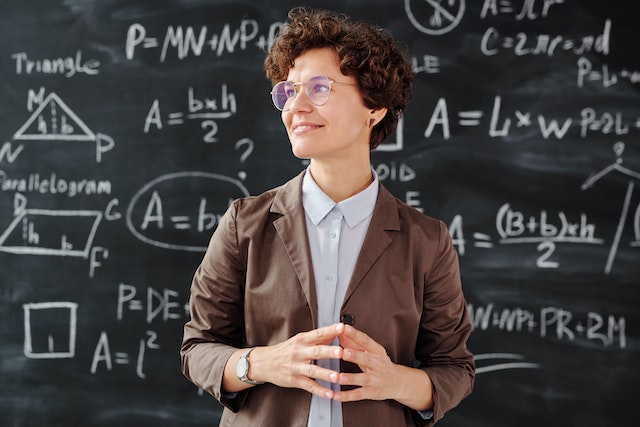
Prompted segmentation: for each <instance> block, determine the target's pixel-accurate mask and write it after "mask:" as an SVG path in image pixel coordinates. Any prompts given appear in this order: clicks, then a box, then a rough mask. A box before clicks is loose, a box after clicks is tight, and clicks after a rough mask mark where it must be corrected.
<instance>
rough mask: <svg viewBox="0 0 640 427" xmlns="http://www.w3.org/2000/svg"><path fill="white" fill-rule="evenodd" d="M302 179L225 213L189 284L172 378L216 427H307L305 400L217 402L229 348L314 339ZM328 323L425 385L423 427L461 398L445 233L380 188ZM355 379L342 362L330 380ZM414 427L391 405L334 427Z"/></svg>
mask: <svg viewBox="0 0 640 427" xmlns="http://www.w3.org/2000/svg"><path fill="white" fill-rule="evenodd" d="M303 174H304V172H303V173H302V174H300V175H298V176H297V177H295V178H294V179H292V180H291V181H289V182H287V183H286V184H284V185H283V186H281V187H278V188H275V189H273V190H270V191H268V192H266V193H264V194H262V195H259V196H255V197H248V198H244V199H239V200H236V201H234V202H233V204H232V205H231V206H230V208H229V210H228V211H227V213H226V214H225V215H224V217H223V218H222V220H221V221H220V224H219V225H218V228H217V229H216V231H215V233H214V234H213V237H212V238H211V241H210V244H209V248H208V250H207V252H206V254H205V256H204V259H203V261H202V263H201V265H200V266H199V267H198V269H197V271H196V273H195V275H194V278H193V283H192V285H191V301H190V308H191V320H190V321H189V322H188V323H187V324H186V325H185V327H184V338H183V342H182V349H181V358H182V369H183V372H184V374H185V375H186V376H187V377H188V378H189V379H190V380H191V381H193V382H194V383H195V384H196V385H198V386H199V387H200V388H202V389H204V390H205V391H207V392H209V393H210V394H212V395H213V396H214V397H215V398H216V399H218V400H219V401H220V402H221V403H222V404H223V405H225V407H226V408H225V410H224V412H223V416H222V420H221V422H220V426H252V427H254V426H278V427H279V426H286V427H294V426H300V427H306V425H307V418H308V415H309V405H310V402H311V395H310V394H309V393H307V392H306V391H303V390H298V389H287V388H281V387H277V386H275V385H273V384H263V385H259V386H257V387H254V388H251V389H249V390H245V391H243V392H241V393H239V394H238V395H237V396H236V397H235V398H234V399H227V398H226V397H225V396H224V395H223V391H222V390H221V384H222V373H223V370H224V366H225V363H226V362H227V359H228V358H229V357H230V355H231V354H232V353H233V352H234V351H235V350H236V349H237V348H239V347H252V346H263V345H270V344H276V343H279V342H282V341H284V340H286V339H288V338H290V337H291V336H293V335H295V334H296V333H298V332H301V331H308V330H311V329H314V328H316V327H318V324H317V301H316V292H315V287H314V286H315V285H314V276H313V272H312V265H311V256H310V252H309V245H308V239H307V234H306V225H305V213H304V209H303V207H302V195H301V194H302V191H301V186H302V176H303ZM340 313H341V315H344V314H349V315H351V316H352V317H353V319H354V326H355V327H356V328H357V329H360V330H362V331H363V332H365V333H367V334H368V335H369V336H371V337H372V338H373V339H374V340H376V341H377V342H378V343H380V344H381V345H383V346H384V347H385V348H386V349H387V353H388V355H389V357H390V358H391V360H392V361H393V362H395V363H400V364H403V365H407V366H412V365H413V366H419V367H420V368H421V369H424V370H425V371H426V372H427V373H428V374H429V376H430V377H431V380H432V382H433V393H434V409H433V412H434V417H433V419H432V420H431V422H434V421H437V420H438V419H440V418H441V417H442V416H443V415H444V413H445V412H446V411H447V410H449V409H451V408H453V407H454V406H456V405H457V404H458V403H459V402H460V401H461V400H462V399H463V398H464V397H465V396H467V395H468V394H469V393H470V392H471V390H472V387H473V381H474V373H475V368H474V362H473V356H472V354H471V353H470V352H469V350H468V349H467V347H466V342H467V339H468V337H469V334H470V332H471V324H470V321H469V317H468V314H467V311H466V303H465V300H464V297H463V294H462V287H461V283H460V273H459V267H458V258H457V253H456V251H455V250H454V248H453V246H452V242H451V238H450V236H449V233H448V231H447V229H446V226H445V225H444V224H443V223H442V222H441V221H437V220H435V219H433V218H430V217H427V216H425V215H423V214H421V213H420V212H418V211H417V210H415V209H413V208H411V207H409V206H407V205H405V204H404V203H402V202H400V201H399V200H397V199H396V198H394V197H393V196H392V195H391V193H389V192H388V191H387V190H386V189H385V188H384V186H382V185H381V186H380V191H379V194H378V200H377V201H376V207H375V210H374V213H373V217H372V219H371V224H370V225H369V230H368V231H367V235H366V237H365V240H364V243H363V246H362V250H361V252H360V255H359V258H358V262H357V264H356V266H355V269H354V271H353V276H352V277H351V281H350V283H349V287H348V290H347V293H346V296H345V301H344V303H343V304H342V308H341V311H340ZM356 369H357V367H355V366H353V365H352V366H347V364H346V363H344V362H343V366H342V370H344V371H353V370H356ZM415 415H417V414H416V413H415V411H412V410H410V409H409V408H406V407H404V406H403V405H401V404H399V403H398V402H396V401H393V400H386V401H370V400H367V401H360V402H351V403H344V404H343V420H344V426H345V427H351V426H354V427H356V426H384V427H389V426H394V427H396V426H413V425H416V423H417V422H416V421H415V420H414V416H415Z"/></svg>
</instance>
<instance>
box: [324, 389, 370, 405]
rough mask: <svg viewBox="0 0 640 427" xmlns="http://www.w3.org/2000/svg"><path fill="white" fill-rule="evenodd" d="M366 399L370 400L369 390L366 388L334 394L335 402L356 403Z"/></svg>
mask: <svg viewBox="0 0 640 427" xmlns="http://www.w3.org/2000/svg"><path fill="white" fill-rule="evenodd" d="M364 399H369V397H368V396H367V389H366V388H364V387H358V388H354V389H353V390H348V391H336V392H334V393H333V400H337V401H338V402H355V401H358V400H364Z"/></svg>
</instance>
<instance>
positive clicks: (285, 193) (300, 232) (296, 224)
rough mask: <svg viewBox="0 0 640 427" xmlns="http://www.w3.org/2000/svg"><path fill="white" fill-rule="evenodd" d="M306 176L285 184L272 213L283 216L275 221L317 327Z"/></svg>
mask: <svg viewBox="0 0 640 427" xmlns="http://www.w3.org/2000/svg"><path fill="white" fill-rule="evenodd" d="M303 175H304V172H303V173H301V174H299V175H298V176H297V177H295V178H293V179H292V180H291V181H289V182H287V183H286V184H284V185H283V186H282V187H281V188H280V189H279V190H278V192H277V194H276V196H275V198H274V200H273V205H272V206H271V212H272V213H275V214H279V215H282V216H280V217H279V218H277V219H275V220H274V221H273V226H274V227H275V229H276V231H277V233H278V235H279V236H280V239H281V240H282V243H283V244H284V247H285V248H286V251H287V254H288V255H289V260H290V261H291V265H292V266H293V269H294V270H295V272H296V275H297V276H298V280H299V281H300V285H301V286H302V290H303V292H304V294H305V296H306V299H307V304H308V305H309V309H310V311H311V317H312V321H313V325H314V326H315V327H317V324H318V322H317V318H318V300H317V296H316V289H315V281H314V276H313V265H312V262H311V251H310V249H309V241H308V239H307V225H306V221H305V214H304V207H303V206H302V177H303Z"/></svg>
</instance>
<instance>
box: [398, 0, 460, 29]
mask: <svg viewBox="0 0 640 427" xmlns="http://www.w3.org/2000/svg"><path fill="white" fill-rule="evenodd" d="M404 10H405V12H406V14H407V17H408V18H409V21H411V24H413V26H414V27H416V28H417V29H418V30H419V31H421V32H423V33H425V34H430V35H441V34H446V33H448V32H449V31H451V30H452V29H454V28H455V27H457V26H458V24H459V23H460V20H461V19H462V17H463V16H464V11H465V0H449V1H447V2H442V1H437V0H426V1H416V0H413V1H412V0H405V1H404Z"/></svg>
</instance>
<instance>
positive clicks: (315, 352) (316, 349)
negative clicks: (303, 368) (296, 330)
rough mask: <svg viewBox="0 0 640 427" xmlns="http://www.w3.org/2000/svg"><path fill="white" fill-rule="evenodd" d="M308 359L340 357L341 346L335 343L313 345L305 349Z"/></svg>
mask: <svg viewBox="0 0 640 427" xmlns="http://www.w3.org/2000/svg"><path fill="white" fill-rule="evenodd" d="M306 353H307V356H308V358H309V360H311V361H313V360H323V359H341V358H342V347H340V346H337V345H314V346H311V347H309V348H308V349H307V351H306Z"/></svg>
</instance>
